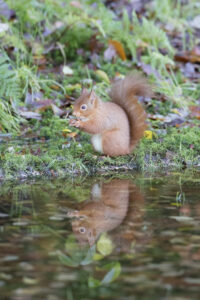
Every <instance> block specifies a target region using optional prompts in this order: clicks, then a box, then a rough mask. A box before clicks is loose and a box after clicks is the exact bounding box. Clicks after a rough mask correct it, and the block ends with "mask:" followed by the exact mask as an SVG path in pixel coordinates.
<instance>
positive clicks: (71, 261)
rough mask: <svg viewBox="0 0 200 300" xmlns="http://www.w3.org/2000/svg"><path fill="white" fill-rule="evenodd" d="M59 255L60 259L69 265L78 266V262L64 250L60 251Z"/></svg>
mask: <svg viewBox="0 0 200 300" xmlns="http://www.w3.org/2000/svg"><path fill="white" fill-rule="evenodd" d="M57 253H58V257H59V260H60V261H61V262H62V263H63V264H65V265H67V266H68V267H78V265H79V264H78V263H77V262H75V261H73V260H72V259H71V258H70V257H69V256H67V255H65V254H63V253H62V252H60V251H58V252H57Z"/></svg>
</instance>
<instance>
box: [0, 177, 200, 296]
mask: <svg viewBox="0 0 200 300" xmlns="http://www.w3.org/2000/svg"><path fill="white" fill-rule="evenodd" d="M118 177H119V176H118ZM120 177H121V178H116V177H115V176H114V177H107V178H101V177H99V178H76V179H60V180H59V179H56V180H37V181H24V182H22V181H20V182H6V183H2V184H1V185H0V295H1V298H0V299H2V300H4V299H14V300H15V299H17V300H18V299H19V300H27V299H48V300H63V299H69V300H71V299H141V300H143V299H147V300H151V299H152V300H156V299H170V300H184V299H188V300H189V299H190V300H191V299H199V295H200V276H199V274H200V199H199V191H200V179H199V173H198V172H195V173H194V174H191V173H190V174H187V173H183V174H169V175H166V176H163V175H156V176H153V177H151V176H149V175H140V174H136V175H130V176H120Z"/></svg>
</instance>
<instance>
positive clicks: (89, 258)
mask: <svg viewBox="0 0 200 300" xmlns="http://www.w3.org/2000/svg"><path fill="white" fill-rule="evenodd" d="M95 251H96V246H95V245H93V246H92V247H91V248H90V249H89V250H88V252H87V255H86V257H85V258H84V260H82V262H81V265H83V266H85V265H89V264H90V263H91V262H92V261H93V257H94V254H95Z"/></svg>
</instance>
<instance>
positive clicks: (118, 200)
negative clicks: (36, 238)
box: [68, 179, 130, 246]
mask: <svg viewBox="0 0 200 300" xmlns="http://www.w3.org/2000/svg"><path fill="white" fill-rule="evenodd" d="M129 186H130V182H129V180H126V179H123V180H122V179H113V180H111V181H110V182H107V183H103V184H102V185H100V186H99V191H100V192H99V195H95V193H94V191H92V197H91V198H92V199H91V201H90V202H86V203H83V204H82V205H81V208H80V209H79V210H77V211H72V212H70V213H69V214H68V216H70V217H76V219H74V220H72V229H73V232H74V234H75V235H76V238H77V239H78V240H79V242H80V244H85V243H89V245H90V246H92V245H93V244H94V243H95V241H96V240H97V238H98V237H99V235H100V234H101V233H102V232H107V231H111V230H113V229H114V228H116V227H118V226H119V225H120V224H121V223H122V221H123V220H124V218H125V216H126V214H127V210H128V203H129ZM81 230H82V231H83V232H82V231H81Z"/></svg>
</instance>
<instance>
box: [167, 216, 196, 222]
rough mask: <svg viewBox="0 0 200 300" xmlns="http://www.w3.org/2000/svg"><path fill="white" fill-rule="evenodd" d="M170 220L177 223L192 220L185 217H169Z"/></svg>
mask: <svg viewBox="0 0 200 300" xmlns="http://www.w3.org/2000/svg"><path fill="white" fill-rule="evenodd" d="M170 218H171V219H175V220H176V221H179V222H188V221H193V220H194V219H193V218H192V217H187V216H171V217H170Z"/></svg>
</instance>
